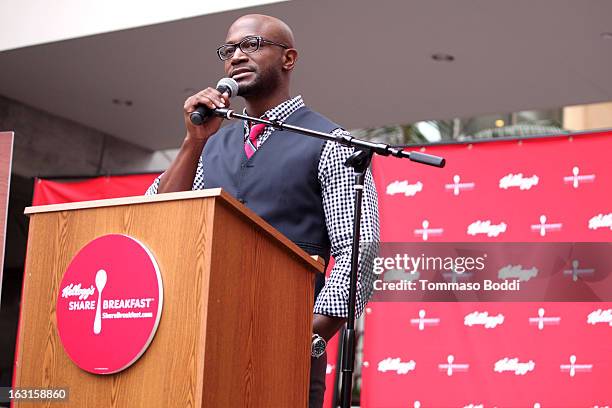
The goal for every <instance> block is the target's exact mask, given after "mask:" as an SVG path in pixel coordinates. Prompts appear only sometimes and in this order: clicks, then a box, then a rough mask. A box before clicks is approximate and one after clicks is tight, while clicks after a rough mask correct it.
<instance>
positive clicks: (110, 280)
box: [57, 234, 163, 374]
mask: <svg viewBox="0 0 612 408" xmlns="http://www.w3.org/2000/svg"><path fill="white" fill-rule="evenodd" d="M162 304H163V288H162V281H161V275H160V272H159V268H158V266H157V262H156V261H155V259H154V258H153V255H152V254H151V252H150V251H149V250H148V249H147V248H146V247H145V246H144V245H143V244H142V243H140V242H139V241H137V240H136V239H134V238H131V237H128V236H126V235H119V234H111V235H104V236H102V237H99V238H96V239H94V240H93V241H91V242H89V243H88V244H87V245H85V246H84V247H83V248H82V249H81V250H80V251H79V252H78V253H77V254H76V256H75V257H74V258H73V259H72V261H71V263H70V265H69V266H68V269H67V270H66V272H65V274H64V277H63V279H62V283H61V285H60V293H59V294H58V298H57V328H58V331H59V336H60V339H61V341H62V345H63V346H64V349H65V350H66V353H67V354H68V356H69V357H70V359H71V360H72V361H73V362H74V363H75V364H76V365H77V366H79V367H80V368H82V369H83V370H85V371H89V372H91V373H96V374H111V373H116V372H118V371H121V370H124V369H126V368H127V367H129V366H130V365H132V364H133V363H134V362H136V360H138V358H139V357H140V356H141V355H142V354H143V353H144V352H145V350H146V349H147V347H148V346H149V344H150V343H151V341H152V340H153V336H154V335H155V332H156V330H157V326H158V324H159V320H160V317H161V309H162Z"/></svg>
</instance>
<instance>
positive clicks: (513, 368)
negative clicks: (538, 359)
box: [493, 357, 535, 375]
mask: <svg viewBox="0 0 612 408" xmlns="http://www.w3.org/2000/svg"><path fill="white" fill-rule="evenodd" d="M534 369H535V363H534V362H533V360H529V361H527V362H526V363H521V362H520V361H519V359H518V358H516V357H515V358H508V357H505V358H502V359H501V360H499V361H497V362H496V363H495V368H493V371H495V372H496V373H503V372H506V371H510V372H513V373H514V375H525V374H527V373H528V372H531V371H533V370H534Z"/></svg>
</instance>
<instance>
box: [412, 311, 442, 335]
mask: <svg viewBox="0 0 612 408" xmlns="http://www.w3.org/2000/svg"><path fill="white" fill-rule="evenodd" d="M410 324H411V325H413V326H418V327H419V330H425V326H437V325H439V324H440V318H438V317H425V310H423V309H421V310H419V317H418V318H414V319H410Z"/></svg>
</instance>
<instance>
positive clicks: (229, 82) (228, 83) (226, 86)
mask: <svg viewBox="0 0 612 408" xmlns="http://www.w3.org/2000/svg"><path fill="white" fill-rule="evenodd" d="M217 90H218V91H219V92H221V93H224V92H227V93H228V95H229V97H230V98H231V97H232V96H236V95H238V82H236V81H234V80H233V79H232V78H221V79H220V80H219V82H217Z"/></svg>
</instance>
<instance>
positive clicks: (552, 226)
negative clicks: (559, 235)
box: [531, 214, 563, 237]
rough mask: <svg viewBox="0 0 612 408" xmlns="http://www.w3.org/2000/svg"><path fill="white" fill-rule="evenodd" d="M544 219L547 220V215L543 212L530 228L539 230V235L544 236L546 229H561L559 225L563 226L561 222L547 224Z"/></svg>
mask: <svg viewBox="0 0 612 408" xmlns="http://www.w3.org/2000/svg"><path fill="white" fill-rule="evenodd" d="M546 221H547V217H546V216H545V215H544V214H542V215H540V223H539V224H532V225H531V230H532V231H539V232H540V236H541V237H545V236H546V232H548V231H561V227H563V224H561V223H554V224H547V223H546Z"/></svg>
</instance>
